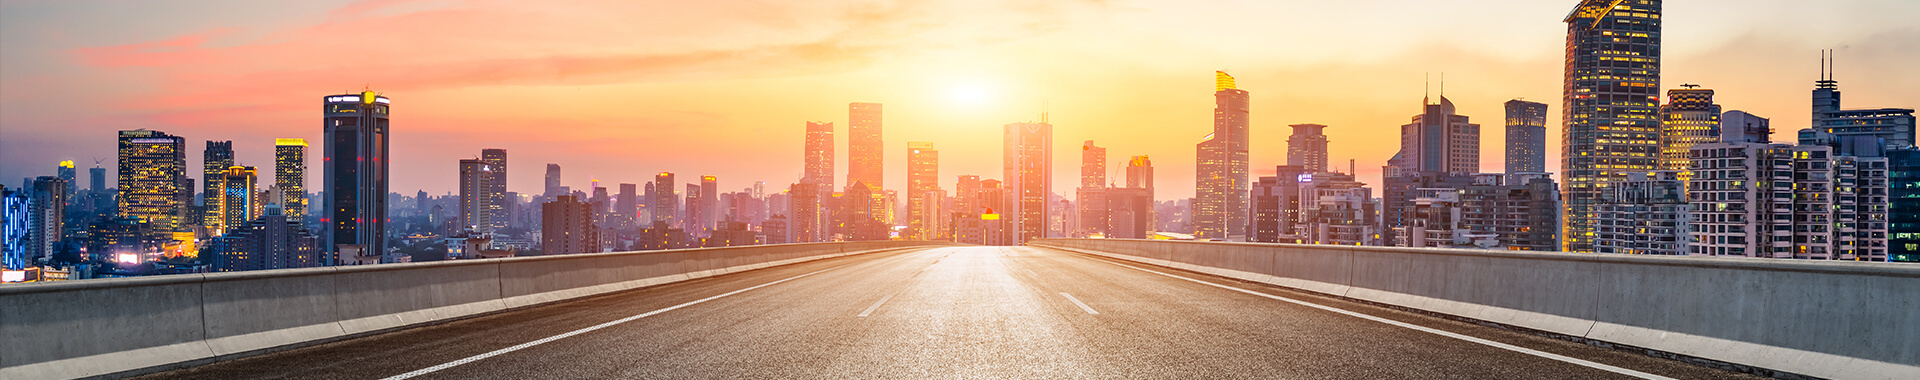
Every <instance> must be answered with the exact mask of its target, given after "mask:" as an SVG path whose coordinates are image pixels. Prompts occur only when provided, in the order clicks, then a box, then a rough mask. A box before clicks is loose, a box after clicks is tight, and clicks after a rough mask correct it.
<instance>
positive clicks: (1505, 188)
mask: <svg viewBox="0 0 1920 380" xmlns="http://www.w3.org/2000/svg"><path fill="white" fill-rule="evenodd" d="M1472 178H1473V184H1472V185H1468V186H1467V188H1466V189H1465V190H1466V191H1465V192H1464V193H1462V194H1461V206H1462V207H1463V208H1465V209H1466V213H1465V214H1464V215H1462V217H1463V219H1462V221H1461V222H1462V224H1464V225H1465V226H1466V228H1467V229H1468V230H1469V231H1472V233H1476V234H1493V235H1494V236H1495V239H1497V241H1499V245H1500V246H1503V247H1506V249H1507V250H1513V251H1542V252H1556V251H1559V250H1560V238H1559V235H1560V231H1559V230H1560V185H1559V184H1556V183H1553V178H1552V177H1551V175H1549V174H1547V173H1516V174H1475V175H1473V176H1472Z"/></svg>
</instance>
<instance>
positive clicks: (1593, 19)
mask: <svg viewBox="0 0 1920 380" xmlns="http://www.w3.org/2000/svg"><path fill="white" fill-rule="evenodd" d="M1660 16H1661V0H1581V1H1580V4H1578V5H1576V6H1574V9H1573V12H1572V13H1570V14H1568V15H1567V18H1566V20H1564V22H1566V24H1567V46H1566V54H1567V55H1566V60H1565V64H1566V66H1565V68H1566V70H1565V76H1564V83H1563V86H1562V87H1563V88H1564V92H1563V93H1562V97H1561V116H1562V118H1561V123H1562V124H1561V140H1562V141H1564V144H1563V146H1562V147H1561V149H1560V157H1561V158H1560V170H1561V178H1562V180H1563V181H1564V183H1563V185H1562V186H1561V187H1562V191H1561V194H1562V197H1563V198H1565V200H1566V201H1565V202H1564V203H1565V207H1566V210H1567V211H1566V215H1565V222H1564V223H1563V224H1564V228H1563V229H1564V230H1565V231H1564V232H1563V233H1562V234H1561V236H1562V238H1563V239H1565V244H1566V250H1567V251H1572V252H1592V251H1593V239H1594V236H1595V233H1594V229H1593V227H1594V218H1595V214H1594V212H1595V206H1598V205H1599V202H1600V197H1601V196H1602V194H1604V192H1605V191H1606V188H1607V186H1609V184H1611V183H1613V182H1618V181H1622V180H1625V179H1626V178H1627V174H1628V173H1634V172H1648V171H1653V170H1655V169H1657V168H1659V166H1660V165H1659V164H1660V120H1659V119H1658V116H1659V99H1660V31H1661V22H1660Z"/></svg>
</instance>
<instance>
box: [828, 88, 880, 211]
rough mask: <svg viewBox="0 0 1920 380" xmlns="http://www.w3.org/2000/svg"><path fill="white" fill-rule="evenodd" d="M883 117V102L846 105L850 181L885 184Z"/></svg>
mask: <svg viewBox="0 0 1920 380" xmlns="http://www.w3.org/2000/svg"><path fill="white" fill-rule="evenodd" d="M880 120H881V117H880V103H851V104H848V105H847V183H849V184H851V183H857V182H865V183H866V184H867V186H872V187H873V188H874V189H880V188H884V187H886V181H885V180H884V179H885V178H886V176H885V172H884V171H883V170H882V169H883V168H884V166H885V162H886V151H885V150H886V147H885V146H884V145H882V143H881V139H880V132H881V128H880V125H881V122H880ZM828 156H829V157H831V156H832V155H831V154H829V155H828ZM874 191H879V190H874Z"/></svg>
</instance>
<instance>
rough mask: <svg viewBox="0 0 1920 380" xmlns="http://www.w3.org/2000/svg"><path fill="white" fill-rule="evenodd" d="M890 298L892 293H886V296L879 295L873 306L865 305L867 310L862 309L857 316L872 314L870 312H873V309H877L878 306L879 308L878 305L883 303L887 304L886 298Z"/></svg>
mask: <svg viewBox="0 0 1920 380" xmlns="http://www.w3.org/2000/svg"><path fill="white" fill-rule="evenodd" d="M890 299H893V295H892V294H888V295H887V296H886V297H880V302H874V303H873V306H868V307H867V311H862V312H860V315H859V316H861V317H865V316H868V315H872V314H873V311H874V310H875V309H879V308H880V305H885V304H887V300H890Z"/></svg>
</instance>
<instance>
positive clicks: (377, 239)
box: [320, 91, 392, 264]
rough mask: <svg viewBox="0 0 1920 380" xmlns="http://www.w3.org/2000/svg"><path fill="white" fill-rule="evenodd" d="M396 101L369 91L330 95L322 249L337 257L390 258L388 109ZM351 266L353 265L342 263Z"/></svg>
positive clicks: (358, 259)
mask: <svg viewBox="0 0 1920 380" xmlns="http://www.w3.org/2000/svg"><path fill="white" fill-rule="evenodd" d="M391 104H392V100H389V99H387V97H385V96H380V95H378V94H375V93H373V91H367V92H364V93H360V94H342V95H332V96H327V97H326V98H325V99H324V103H323V104H322V107H324V108H325V109H324V111H325V115H326V118H325V119H324V120H323V123H324V127H325V129H326V139H327V140H326V144H325V145H323V147H322V149H324V151H325V152H326V154H325V155H324V157H323V158H322V159H321V161H322V162H323V164H322V165H324V166H325V169H324V171H323V173H322V174H321V176H322V177H323V182H325V183H324V184H323V185H322V186H323V189H324V190H325V191H326V198H324V199H323V201H322V203H323V205H322V207H321V208H322V209H324V210H326V213H325V214H323V215H321V223H325V224H327V228H326V231H325V232H324V233H322V234H321V239H322V243H321V244H320V246H321V249H322V250H325V251H326V252H327V253H330V254H334V255H329V256H328V260H333V259H334V258H336V257H338V258H351V259H352V260H354V263H372V262H375V260H379V261H382V262H384V261H392V260H387V259H384V257H385V256H386V255H387V221H388V220H387V193H388V190H387V177H388V173H389V171H388V170H387V168H388V161H389V160H388V159H387V158H388V157H390V155H389V154H388V150H389V147H390V146H391V145H390V144H388V133H390V131H389V130H388V121H389V120H388V111H389V108H388V107H389V105H391ZM342 264H348V263H342Z"/></svg>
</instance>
